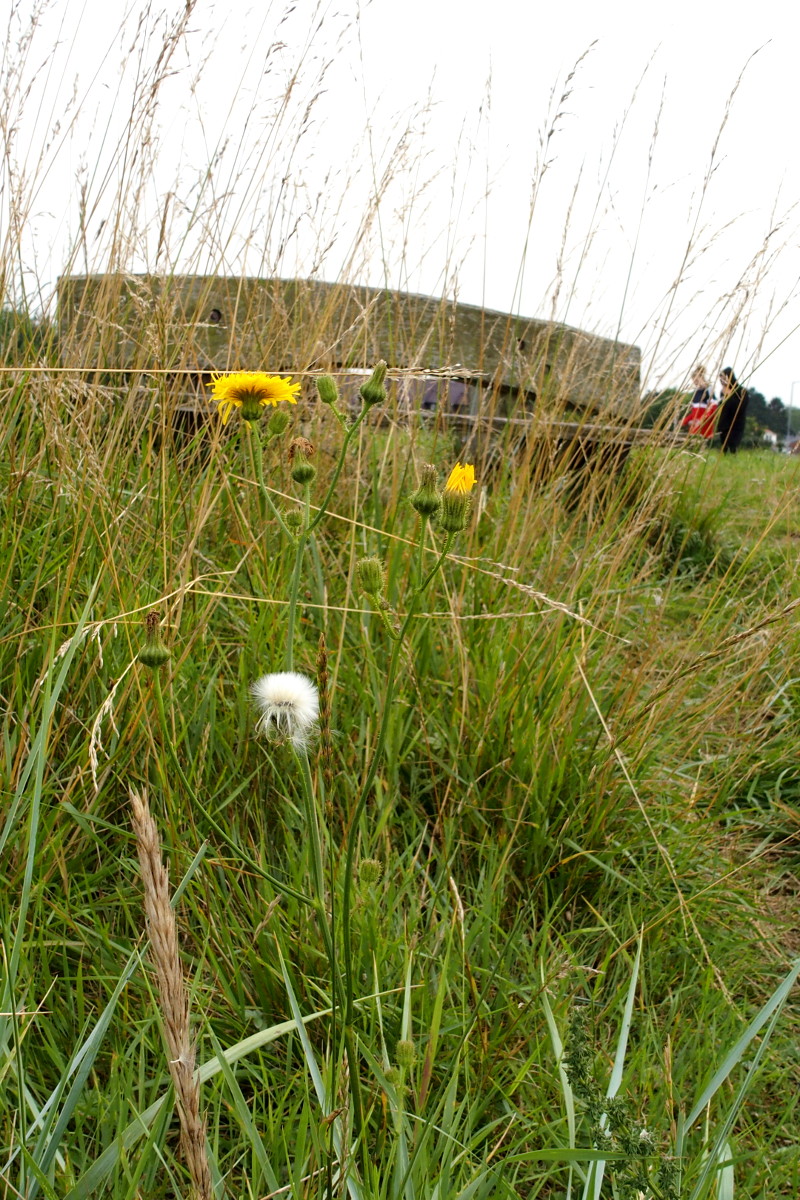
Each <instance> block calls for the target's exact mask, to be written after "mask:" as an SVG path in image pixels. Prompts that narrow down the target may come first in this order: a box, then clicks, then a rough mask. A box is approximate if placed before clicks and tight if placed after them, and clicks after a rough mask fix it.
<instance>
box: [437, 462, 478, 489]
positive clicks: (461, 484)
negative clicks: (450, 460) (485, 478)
mask: <svg viewBox="0 0 800 1200" xmlns="http://www.w3.org/2000/svg"><path fill="white" fill-rule="evenodd" d="M474 487H475V468H474V467H473V465H472V463H467V464H466V465H465V466H463V467H462V465H461V463H460V462H457V463H456V465H455V466H454V467H453V469H452V471H451V472H450V478H449V479H448V480H447V483H446V484H445V485H444V490H445V491H446V492H457V493H458V494H459V496H468V495H469V494H470V492H471V491H472V489H473V488H474Z"/></svg>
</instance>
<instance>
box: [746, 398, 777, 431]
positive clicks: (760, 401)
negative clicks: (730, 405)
mask: <svg viewBox="0 0 800 1200" xmlns="http://www.w3.org/2000/svg"><path fill="white" fill-rule="evenodd" d="M747 394H748V397H749V403H748V405H747V420H748V424H750V425H751V426H755V427H756V428H757V429H758V430H759V431H760V430H762V429H772V425H771V424H770V420H771V413H770V411H769V406H768V405H767V400H766V397H765V396H764V395H762V393H761V392H757V391H756V389H755V388H748V391H747ZM775 432H776V433H777V430H776V431H775Z"/></svg>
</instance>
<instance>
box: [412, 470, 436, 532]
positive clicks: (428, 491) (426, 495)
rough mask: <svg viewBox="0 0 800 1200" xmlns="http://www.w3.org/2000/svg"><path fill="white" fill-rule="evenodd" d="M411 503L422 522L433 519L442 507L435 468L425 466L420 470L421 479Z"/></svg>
mask: <svg viewBox="0 0 800 1200" xmlns="http://www.w3.org/2000/svg"><path fill="white" fill-rule="evenodd" d="M411 503H412V505H413V506H414V508H415V509H416V510H417V512H418V513H419V515H420V516H421V517H422V518H423V520H427V519H429V518H430V517H435V516H436V514H437V513H438V511H439V509H440V508H441V507H442V497H441V493H440V492H439V488H438V487H437V482H436V467H432V466H430V465H426V466H424V467H423V468H422V479H421V481H420V485H419V487H418V488H417V490H416V492H414V495H413V496H412V497H411Z"/></svg>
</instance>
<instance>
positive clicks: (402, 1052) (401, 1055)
mask: <svg viewBox="0 0 800 1200" xmlns="http://www.w3.org/2000/svg"><path fill="white" fill-rule="evenodd" d="M394 1056H395V1058H396V1060H397V1065H398V1067H400V1068H401V1070H403V1071H410V1070H411V1068H412V1067H413V1065H414V1063H415V1062H416V1061H417V1047H416V1046H415V1045H414V1043H413V1042H412V1041H405V1040H404V1041H401V1042H398V1043H397V1045H396V1047H395V1051H394Z"/></svg>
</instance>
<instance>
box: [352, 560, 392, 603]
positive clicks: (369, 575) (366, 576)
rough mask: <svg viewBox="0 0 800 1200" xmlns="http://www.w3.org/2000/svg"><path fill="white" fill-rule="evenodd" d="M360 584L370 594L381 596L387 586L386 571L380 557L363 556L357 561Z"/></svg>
mask: <svg viewBox="0 0 800 1200" xmlns="http://www.w3.org/2000/svg"><path fill="white" fill-rule="evenodd" d="M356 577H357V579H358V586H359V588H360V589H361V591H362V592H366V594H367V595H368V596H381V595H382V594H383V589H384V588H385V586H386V573H385V571H384V569H383V563H382V562H381V560H380V559H379V558H362V559H359V561H358V562H357V563H356Z"/></svg>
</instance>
